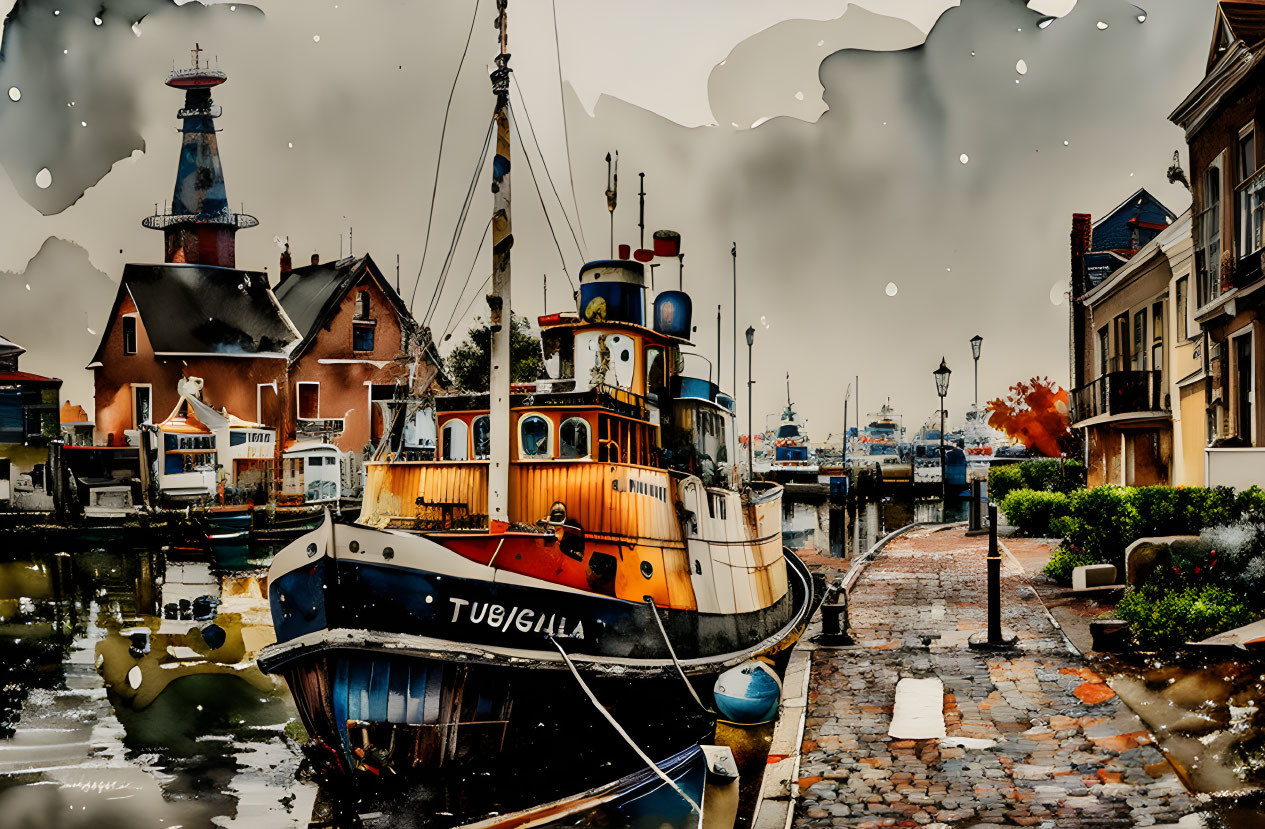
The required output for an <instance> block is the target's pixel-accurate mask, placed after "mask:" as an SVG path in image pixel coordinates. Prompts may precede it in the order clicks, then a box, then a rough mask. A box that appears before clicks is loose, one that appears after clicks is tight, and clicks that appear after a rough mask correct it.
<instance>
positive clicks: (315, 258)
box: [312, 253, 321, 265]
mask: <svg viewBox="0 0 1265 829" xmlns="http://www.w3.org/2000/svg"><path fill="white" fill-rule="evenodd" d="M312 264H313V265H319V264H321V255H320V254H319V253H313V254H312Z"/></svg>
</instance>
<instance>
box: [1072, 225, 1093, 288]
mask: <svg viewBox="0 0 1265 829" xmlns="http://www.w3.org/2000/svg"><path fill="white" fill-rule="evenodd" d="M1092 240H1093V217H1092V216H1090V214H1088V213H1073V214H1072V293H1073V295H1074V296H1080V295H1081V294H1083V293H1084V292H1085V291H1086V289H1087V288H1088V287H1089V286H1088V285H1086V284H1085V262H1084V257H1085V254H1086V253H1089V248H1090V245H1091V244H1092Z"/></svg>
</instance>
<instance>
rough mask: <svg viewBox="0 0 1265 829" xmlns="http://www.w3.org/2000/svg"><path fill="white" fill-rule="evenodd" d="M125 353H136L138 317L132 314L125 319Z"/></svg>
mask: <svg viewBox="0 0 1265 829" xmlns="http://www.w3.org/2000/svg"><path fill="white" fill-rule="evenodd" d="M123 353H124V354H128V355H131V354H135V353H136V316H135V315H132V314H129V315H128V316H126V317H124V318H123Z"/></svg>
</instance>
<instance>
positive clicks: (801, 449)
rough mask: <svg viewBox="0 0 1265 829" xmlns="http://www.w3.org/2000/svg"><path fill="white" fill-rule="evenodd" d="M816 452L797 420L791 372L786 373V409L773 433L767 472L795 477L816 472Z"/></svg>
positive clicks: (773, 474) (805, 431)
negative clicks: (792, 397)
mask: <svg viewBox="0 0 1265 829" xmlns="http://www.w3.org/2000/svg"><path fill="white" fill-rule="evenodd" d="M817 470H818V464H817V453H816V452H815V451H814V450H813V447H812V445H811V444H810V443H809V440H808V427H807V425H806V424H804V423H802V422H801V421H800V420H799V419H798V415H797V414H796V413H795V408H794V406H792V405H791V375H790V373H789V372H788V373H787V375H786V409H785V411H783V412H782V419H781V422H780V423H778V426H777V428H776V429H775V430H774V432H773V459H772V460H771V461H770V462H769V472H770V474H771V475H772V476H773V477H774V478H775V479H778V478H787V479H790V478H796V477H803V476H815V475H816V474H817Z"/></svg>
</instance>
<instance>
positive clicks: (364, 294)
mask: <svg viewBox="0 0 1265 829" xmlns="http://www.w3.org/2000/svg"><path fill="white" fill-rule="evenodd" d="M356 319H358V320H367V319H369V292H368V291H361V292H360V293H358V294H356Z"/></svg>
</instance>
